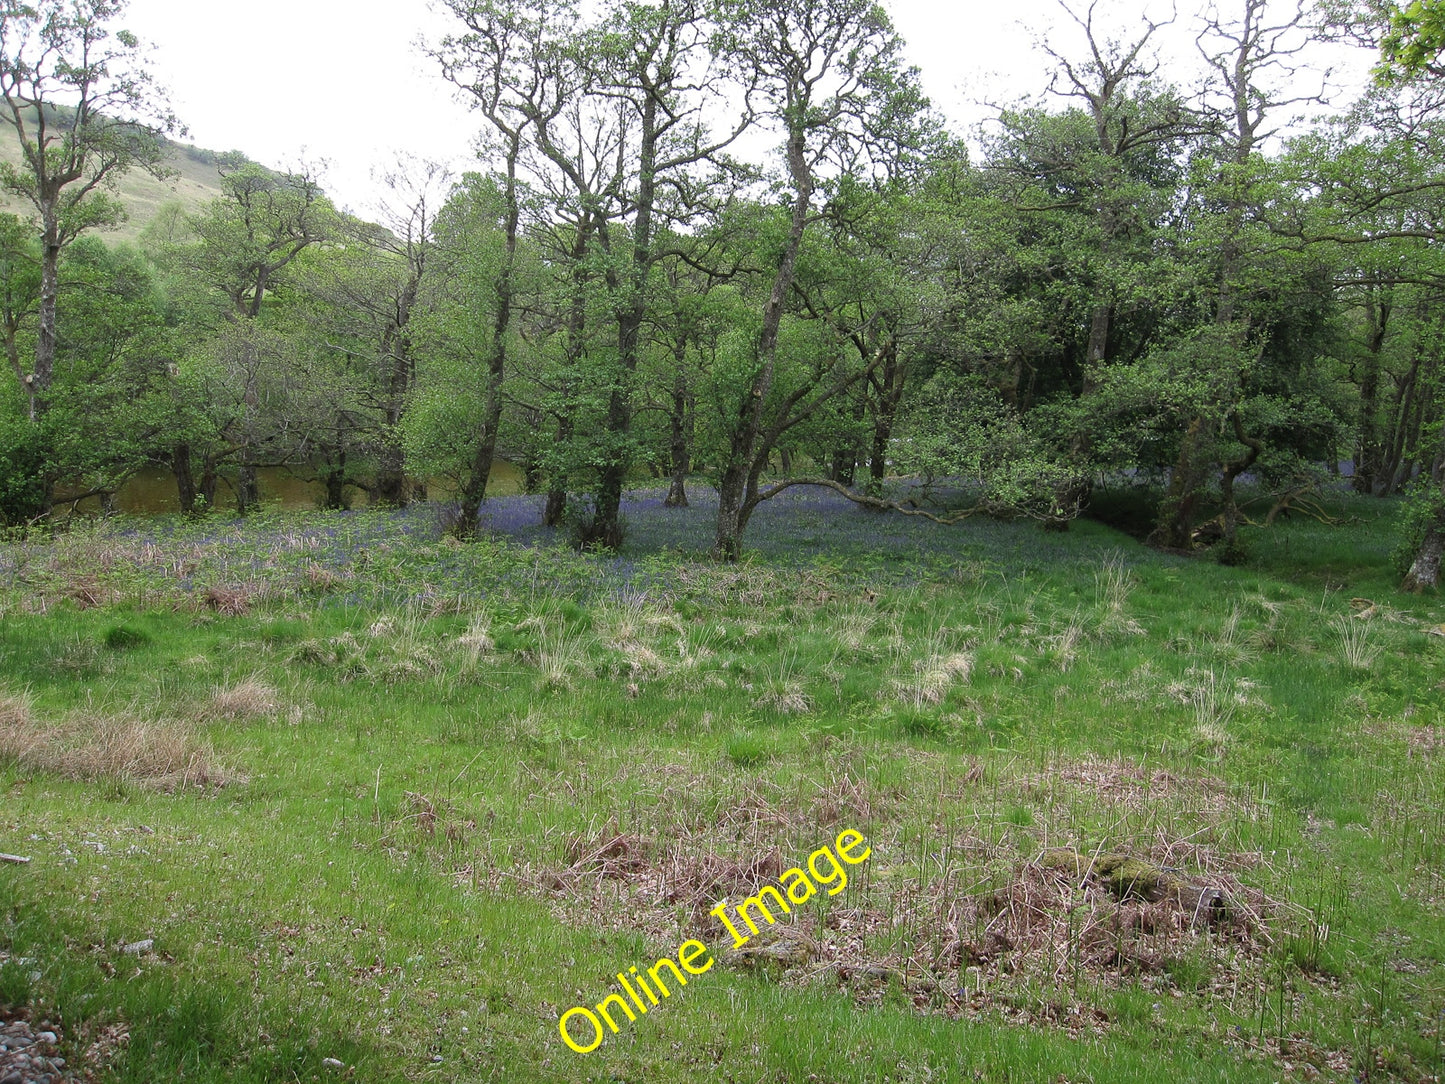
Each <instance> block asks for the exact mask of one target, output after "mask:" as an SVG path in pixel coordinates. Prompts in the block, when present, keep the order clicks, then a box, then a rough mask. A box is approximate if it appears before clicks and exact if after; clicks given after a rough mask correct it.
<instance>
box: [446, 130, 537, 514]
mask: <svg viewBox="0 0 1445 1084" xmlns="http://www.w3.org/2000/svg"><path fill="white" fill-rule="evenodd" d="M520 153H521V137H520V135H519V134H517V133H515V132H513V133H510V142H509V143H508V145H507V158H506V162H507V182H506V188H505V195H506V201H507V222H506V228H505V232H504V234H503V238H504V243H505V246H506V256H505V257H504V259H503V260H502V267H501V270H500V271H499V272H498V273H497V282H496V289H497V313H496V317H495V319H494V320H493V321H492V341H491V342H490V343H489V344H488V356H487V378H486V379H487V383H486V395H485V398H484V399H483V403H482V417H481V423H480V425H479V426H478V429H477V437H476V439H477V445H476V449H475V452H474V454H473V456H472V464H471V470H470V472H469V474H468V477H467V480H466V483H465V484H464V485H463V486H462V501H461V515H460V516H459V517H458V518H457V524H456V534H457V537H458V538H472V537H474V536H475V535H476V531H477V517H478V516H479V514H480V513H481V508H482V501H483V500H484V499H485V498H486V495H487V481H488V480H489V479H490V478H491V476H492V460H493V459H494V458H495V456H496V451H497V430H499V429H500V428H501V422H502V379H503V377H504V376H505V375H506V372H507V336H508V334H509V333H510V330H511V326H512V298H513V294H514V293H515V287H514V283H513V279H512V272H513V268H514V267H515V265H516V260H517V223H518V222H519V221H520V218H521V205H520V203H519V202H518V196H517V159H518V157H519V156H520Z"/></svg>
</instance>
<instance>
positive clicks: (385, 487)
mask: <svg viewBox="0 0 1445 1084" xmlns="http://www.w3.org/2000/svg"><path fill="white" fill-rule="evenodd" d="M415 266H416V265H413V268H414V269H413V272H412V274H411V277H410V278H408V279H407V283H406V287H405V288H404V289H403V290H402V293H401V297H400V298H399V299H398V302H397V307H396V317H395V319H394V320H393V321H391V322H389V323H388V324H387V327H386V330H385V332H384V333H383V335H382V343H381V356H382V357H383V358H386V359H387V360H388V362H389V364H388V365H387V370H386V405H385V408H384V414H383V428H382V434H381V449H380V455H379V457H378V458H379V460H380V461H379V463H378V464H377V468H376V491H375V496H374V499H373V501H372V503H374V504H378V505H382V506H384V507H389V508H400V507H402V506H404V505H405V504H406V503H407V499H408V496H409V494H408V493H407V488H406V454H405V451H404V450H403V448H402V446H401V418H402V414H403V413H404V412H405V410H406V393H407V390H408V389H409V388H410V387H411V382H412V374H413V372H414V369H415V366H414V364H413V362H412V356H411V336H410V333H409V332H408V327H409V325H410V322H411V312H412V309H413V308H414V307H415V305H416V295H417V291H418V290H419V289H420V288H421V280H420V277H419V276H420V272H419V271H417V270H415Z"/></svg>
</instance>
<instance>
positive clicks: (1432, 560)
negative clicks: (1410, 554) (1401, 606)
mask: <svg viewBox="0 0 1445 1084" xmlns="http://www.w3.org/2000/svg"><path fill="white" fill-rule="evenodd" d="M1442 554H1445V509H1442V510H1440V511H1437V512H1436V513H1435V518H1434V519H1433V520H1431V522H1430V526H1429V527H1427V528H1426V529H1425V537H1424V539H1423V540H1422V541H1421V543H1420V548H1419V550H1417V551H1416V553H1415V560H1414V561H1412V562H1411V564H1410V571H1408V572H1407V573H1405V580H1404V582H1403V583H1401V584H1400V590H1402V591H1410V592H1413V593H1415V594H1419V593H1420V592H1421V591H1433V590H1435V589H1436V588H1438V587H1439V586H1440V558H1441V555H1442Z"/></svg>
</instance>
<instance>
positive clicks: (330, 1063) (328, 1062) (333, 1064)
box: [321, 1058, 346, 1069]
mask: <svg viewBox="0 0 1445 1084" xmlns="http://www.w3.org/2000/svg"><path fill="white" fill-rule="evenodd" d="M321 1064H322V1065H324V1066H326V1068H328V1069H345V1068H346V1062H344V1061H341V1060H339V1059H337V1058H322V1059H321Z"/></svg>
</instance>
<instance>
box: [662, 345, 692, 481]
mask: <svg viewBox="0 0 1445 1084" xmlns="http://www.w3.org/2000/svg"><path fill="white" fill-rule="evenodd" d="M686 349H687V347H686V342H684V343H683V344H681V345H680V346H679V347H678V348H677V350H676V355H677V375H676V376H675V377H674V378H673V382H672V410H671V411H670V412H669V413H668V426H669V435H670V437H671V442H670V443H671V452H672V485H671V486H670V487H669V488H668V491H667V499H666V500H664V501H663V502H662V504H663V507H664V508H686V507H687V468H688V465H689V464H688V445H689V443H690V442H689V441H688V439H687V438H688V432H687V421H688V415H687V371H686V370H685V369H684V368H683V361H684V355H685V353H686Z"/></svg>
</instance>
